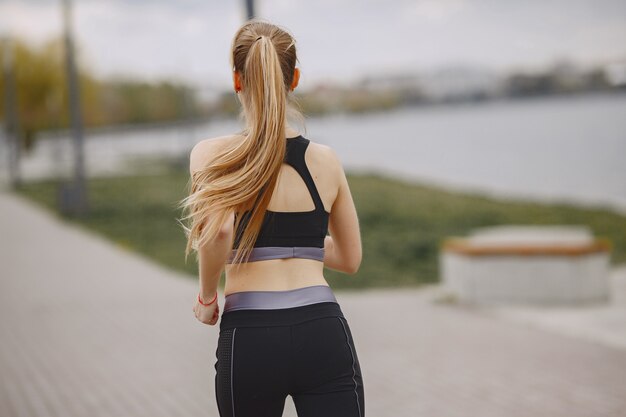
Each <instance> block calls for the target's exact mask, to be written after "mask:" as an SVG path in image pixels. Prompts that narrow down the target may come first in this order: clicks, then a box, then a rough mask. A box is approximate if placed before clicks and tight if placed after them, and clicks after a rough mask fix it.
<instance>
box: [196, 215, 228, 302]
mask: <svg viewBox="0 0 626 417" xmlns="http://www.w3.org/2000/svg"><path fill="white" fill-rule="evenodd" d="M233 223H234V214H231V215H230V216H228V218H227V220H226V222H225V223H224V224H223V225H222V227H221V228H220V231H219V233H218V234H217V236H216V237H215V238H214V239H212V240H211V241H209V242H207V243H205V244H204V245H202V246H200V247H199V248H198V268H199V270H200V298H201V299H202V301H203V302H205V303H208V302H209V301H210V300H212V299H213V296H214V295H215V293H216V292H217V287H218V285H219V281H220V277H221V275H222V271H223V270H224V265H225V264H226V261H227V260H228V258H229V256H230V254H231V250H232V241H233V233H234V231H233Z"/></svg>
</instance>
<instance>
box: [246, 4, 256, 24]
mask: <svg viewBox="0 0 626 417" xmlns="http://www.w3.org/2000/svg"><path fill="white" fill-rule="evenodd" d="M245 2H246V19H247V20H250V19H254V0H245Z"/></svg>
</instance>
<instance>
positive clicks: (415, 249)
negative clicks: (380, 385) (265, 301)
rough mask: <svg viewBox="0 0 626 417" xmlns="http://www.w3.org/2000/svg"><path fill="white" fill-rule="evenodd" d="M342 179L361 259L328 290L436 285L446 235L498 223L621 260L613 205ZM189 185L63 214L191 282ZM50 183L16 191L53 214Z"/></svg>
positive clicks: (103, 190) (175, 174) (113, 187)
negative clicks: (580, 234) (579, 235)
mask: <svg viewBox="0 0 626 417" xmlns="http://www.w3.org/2000/svg"><path fill="white" fill-rule="evenodd" d="M348 181H349V183H350V187H351V190H352V194H353V197H354V201H355V204H356V206H357V211H358V213H359V221H360V225H361V234H362V240H363V262H362V264H361V269H360V270H359V272H358V273H357V274H356V275H353V276H349V275H344V274H341V273H337V272H335V271H331V270H326V272H325V276H326V277H327V280H328V281H329V283H330V285H331V286H333V288H368V287H391V286H414V285H419V284H423V283H430V282H435V281H437V279H438V252H439V246H440V244H441V243H442V241H443V239H445V238H446V237H449V236H462V235H465V234H467V233H468V232H469V231H470V230H472V229H474V228H476V227H483V226H493V225H499V224H529V225H551V224H568V225H586V226H588V227H589V228H590V229H591V230H592V231H593V232H594V234H595V235H597V236H602V237H606V238H608V239H609V240H610V241H611V242H612V243H613V252H612V255H611V256H612V259H611V260H612V262H613V263H621V262H624V261H626V216H620V215H618V214H616V213H614V212H612V211H610V210H603V209H586V208H579V207H575V206H570V205H565V204H543V203H541V204H540V203H529V202H521V201H506V200H498V199H494V198H488V197H484V196H480V195H473V194H466V193H459V192H448V191H444V190H441V189H437V188H434V187H430V186H425V185H421V184H416V183H409V182H405V181H400V180H396V179H391V178H387V177H382V176H378V175H373V174H359V175H349V176H348ZM187 182H188V173H187V172H186V171H185V170H181V169H174V168H173V169H172V170H171V171H169V172H167V173H162V174H159V175H149V176H148V175H146V176H133V177H120V178H99V179H91V180H89V182H88V194H89V201H90V207H91V211H90V213H89V215H88V216H86V217H84V218H68V220H69V221H73V222H78V223H79V224H81V225H83V226H85V227H87V228H89V229H92V230H94V231H96V232H98V233H100V234H102V235H104V236H106V237H107V238H108V239H110V240H111V241H113V242H115V243H116V244H118V245H120V246H123V247H126V248H128V249H130V250H133V251H136V252H139V253H141V254H143V255H145V256H147V257H148V258H151V259H152V260H154V261H155V262H158V263H160V264H162V265H164V266H166V267H169V268H172V269H175V270H179V271H183V272H186V273H188V274H190V276H191V277H193V278H194V279H196V277H197V273H198V269H197V265H196V262H195V257H194V255H193V254H191V255H190V256H189V258H188V261H187V263H185V261H184V247H185V236H184V233H183V231H182V228H181V227H180V226H179V224H178V223H177V221H176V218H177V217H178V216H180V215H181V213H180V212H179V211H177V209H176V204H177V202H178V201H179V200H180V199H182V198H183V197H184V196H185V193H186V191H187ZM57 187H58V182H57V181H44V182H38V183H30V184H26V185H23V186H22V188H21V189H20V190H19V193H20V194H22V195H24V196H26V197H28V198H31V199H33V200H35V201H36V202H38V203H41V204H42V205H44V206H46V207H48V208H49V209H50V210H52V211H54V212H56V213H58V211H57V199H56V195H57ZM59 216H61V215H60V214H59Z"/></svg>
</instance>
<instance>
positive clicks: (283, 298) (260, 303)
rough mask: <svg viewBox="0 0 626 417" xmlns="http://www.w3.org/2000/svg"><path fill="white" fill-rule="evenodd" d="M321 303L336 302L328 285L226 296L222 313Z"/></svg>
mask: <svg viewBox="0 0 626 417" xmlns="http://www.w3.org/2000/svg"><path fill="white" fill-rule="evenodd" d="M321 302H335V303H336V302H337V299H336V298H335V294H334V293H333V291H332V289H331V288H330V287H329V286H328V285H313V286H310V287H303V288H296V289H295V290H287V291H241V292H234V293H230V294H228V295H227V296H226V299H225V301H224V312H227V311H233V310H248V309H260V310H269V309H277V308H290V307H298V306H304V305H309V304H314V303H321Z"/></svg>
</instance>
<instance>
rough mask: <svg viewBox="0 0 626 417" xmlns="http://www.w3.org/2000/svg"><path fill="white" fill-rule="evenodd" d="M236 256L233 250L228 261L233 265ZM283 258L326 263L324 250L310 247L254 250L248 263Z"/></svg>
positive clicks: (275, 247) (276, 247)
mask: <svg viewBox="0 0 626 417" xmlns="http://www.w3.org/2000/svg"><path fill="white" fill-rule="evenodd" d="M236 254H237V250H236V249H233V250H232V252H231V254H230V257H229V259H228V263H232V261H233V259H234V258H235V255H236ZM282 258H305V259H314V260H316V261H324V248H317V247H310V246H292V247H283V246H266V247H260V248H252V252H251V253H250V258H248V262H254V261H264V260H267V259H282Z"/></svg>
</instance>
